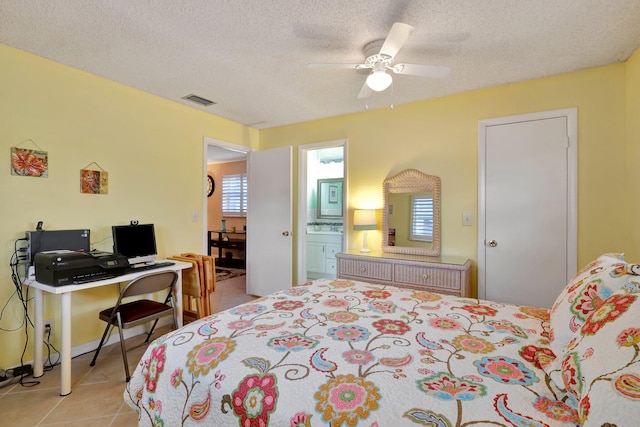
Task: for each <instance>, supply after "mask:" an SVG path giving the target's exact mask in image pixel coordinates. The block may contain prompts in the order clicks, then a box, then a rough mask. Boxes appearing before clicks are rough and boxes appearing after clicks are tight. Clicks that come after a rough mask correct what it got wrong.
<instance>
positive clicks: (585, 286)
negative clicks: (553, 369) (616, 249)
mask: <svg viewBox="0 0 640 427" xmlns="http://www.w3.org/2000/svg"><path fill="white" fill-rule="evenodd" d="M632 267H635V270H634V268H632ZM638 267H640V266H638V265H637V264H627V263H626V262H624V261H623V260H622V259H620V255H619V254H604V255H601V256H599V257H598V258H597V259H596V260H594V261H592V262H591V263H590V264H589V265H587V266H586V267H585V268H583V269H582V270H581V271H580V272H578V274H576V276H575V277H574V278H573V279H572V280H571V281H570V282H569V284H568V285H567V286H566V287H565V288H564V289H563V291H562V292H561V293H560V295H559V296H558V298H557V299H556V301H555V303H554V304H553V306H552V307H551V310H550V312H549V316H550V319H549V320H550V326H551V336H550V344H549V345H550V347H551V349H552V350H553V352H554V353H555V354H556V355H559V354H562V353H563V352H564V350H565V347H566V345H567V343H568V342H569V340H571V338H573V336H574V334H575V333H576V332H577V331H578V329H580V327H581V326H582V324H583V323H584V321H585V319H586V318H587V317H588V316H589V314H590V313H591V312H593V311H594V310H596V309H597V308H598V307H599V305H600V304H601V303H602V302H603V301H604V300H606V299H607V298H608V297H609V296H610V295H611V294H612V293H613V292H615V291H616V290H618V289H620V288H622V287H624V286H626V285H628V284H629V282H630V281H631V280H632V279H635V280H637V274H638V273H637V270H638ZM632 270H634V271H635V273H634V272H633V271H632ZM634 274H635V276H634Z"/></svg>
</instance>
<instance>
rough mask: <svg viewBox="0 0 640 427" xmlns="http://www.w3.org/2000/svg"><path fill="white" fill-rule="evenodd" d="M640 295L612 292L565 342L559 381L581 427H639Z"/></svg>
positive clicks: (625, 291) (625, 290)
mask: <svg viewBox="0 0 640 427" xmlns="http://www.w3.org/2000/svg"><path fill="white" fill-rule="evenodd" d="M639 346H640V294H638V293H632V292H629V289H627V288H623V289H620V290H618V291H616V292H614V293H613V294H612V295H611V296H610V297H609V298H607V299H606V300H605V301H604V302H603V303H602V304H600V307H599V308H598V309H597V310H595V311H593V312H592V313H591V314H590V315H589V316H588V317H587V318H586V319H585V322H584V323H583V325H582V326H581V328H580V329H579V330H578V332H577V334H576V336H575V337H574V338H573V339H572V340H571V341H570V342H569V344H568V346H567V349H566V351H565V352H564V353H562V354H559V355H558V357H559V358H560V360H562V378H563V382H564V385H565V388H566V390H567V392H568V393H570V394H572V395H573V396H574V397H575V398H576V401H577V402H578V408H577V409H578V415H579V417H580V422H581V423H582V426H583V427H592V426H594V427H601V426H603V425H615V426H618V427H623V426H632V425H638V424H636V423H638V422H640V421H639V420H640V349H639Z"/></svg>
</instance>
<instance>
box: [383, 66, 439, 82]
mask: <svg viewBox="0 0 640 427" xmlns="http://www.w3.org/2000/svg"><path fill="white" fill-rule="evenodd" d="M391 70H393V72H395V73H396V74H405V75H409V76H420V77H433V78H436V79H443V78H445V77H447V76H448V75H449V73H450V72H451V68H449V67H446V66H444V65H420V64H396V65H395V66H393V67H391Z"/></svg>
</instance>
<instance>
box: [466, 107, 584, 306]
mask: <svg viewBox="0 0 640 427" xmlns="http://www.w3.org/2000/svg"><path fill="white" fill-rule="evenodd" d="M555 117H565V118H566V120H567V137H568V138H569V148H567V175H568V176H567V179H568V194H567V216H568V219H567V264H568V265H567V266H568V268H567V283H568V282H569V280H571V278H572V277H573V275H574V274H575V272H576V270H577V263H578V259H577V258H578V110H577V108H565V109H560V110H551V111H543V112H539V113H531V114H521V115H516V116H508V117H498V118H493V119H487V120H480V121H478V298H480V299H485V297H486V292H487V288H486V282H485V276H486V271H485V263H486V249H487V246H486V241H485V240H486V229H485V226H486V223H485V221H486V217H485V214H486V211H485V210H486V200H485V198H486V194H485V185H486V182H485V175H486V174H485V172H486V144H487V141H486V129H487V127H489V126H495V125H502V124H509V123H517V122H526V121H533V120H544V119H551V118H555Z"/></svg>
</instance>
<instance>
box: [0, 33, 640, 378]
mask: <svg viewBox="0 0 640 427" xmlns="http://www.w3.org/2000/svg"><path fill="white" fill-rule="evenodd" d="M186 92H188V89H185V93H186ZM0 94H1V96H0V130H1V135H2V138H1V139H0V145H1V146H2V147H0V152H1V151H2V150H4V152H5V155H6V156H7V157H6V160H5V161H6V162H7V164H6V166H5V167H6V169H5V171H4V175H3V177H2V178H1V179H0V197H1V198H2V200H3V203H2V207H0V211H1V212H2V214H1V215H0V219H1V221H0V245H1V246H0V259H2V260H4V262H2V263H0V302H2V303H4V302H5V301H7V300H8V299H9V298H10V297H11V295H12V292H13V290H14V288H13V284H12V283H11V280H10V272H9V269H8V267H7V264H8V260H9V257H10V255H11V253H12V252H13V245H14V241H15V239H17V238H20V237H22V236H23V235H24V234H23V233H24V231H25V230H30V229H33V228H34V227H35V224H36V222H37V221H39V220H42V221H44V223H45V229H46V228H49V229H65V228H76V227H88V228H90V229H91V231H92V239H91V240H92V242H99V241H101V243H99V244H97V245H96V246H95V247H96V248H97V249H105V250H108V249H110V245H111V241H110V228H109V226H110V225H112V224H121V223H127V222H128V221H129V220H131V219H138V220H140V221H144V222H153V223H155V224H156V227H157V233H158V246H159V248H158V249H159V252H160V256H164V255H170V254H175V253H179V252H185V251H196V252H199V251H201V250H202V238H203V237H202V223H201V222H197V223H194V222H191V212H193V211H198V212H201V211H202V203H203V195H202V194H203V191H204V185H203V176H202V175H203V174H202V167H203V137H204V136H208V137H211V138H216V139H219V140H224V141H228V142H232V143H236V144H242V145H245V146H249V147H252V148H260V149H264V148H273V147H278V146H284V145H294V146H297V145H299V144H307V143H311V142H319V141H330V140H336V139H342V138H348V140H349V143H348V150H349V152H348V160H349V167H348V184H349V188H348V189H347V191H349V198H348V199H349V207H348V208H349V215H348V224H349V225H350V224H351V222H352V211H353V209H354V208H373V207H378V208H379V207H381V204H382V194H381V187H382V181H383V180H384V178H386V177H388V176H391V175H394V174H396V173H398V172H400V171H401V170H404V169H406V168H415V169H418V170H421V171H423V172H425V173H428V174H433V175H438V176H440V177H441V179H442V247H443V254H446V255H459V256H466V257H469V258H472V259H473V260H474V261H475V260H476V259H477V257H476V251H477V227H476V225H474V226H473V227H463V226H462V224H461V223H462V212H463V211H470V212H474V219H477V160H478V154H477V144H478V136H477V126H478V120H482V119H486V118H492V117H501V116H509V115H514V114H524V113H531V112H537V111H545V110H553V109H559V108H567V107H577V108H578V125H579V132H578V140H579V142H578V143H579V150H578V156H579V160H578V162H579V191H578V198H579V200H578V215H579V220H578V225H579V230H578V238H579V253H578V258H579V259H578V264H579V265H583V264H584V263H586V262H587V261H588V260H590V259H591V258H593V257H595V256H597V255H598V254H600V253H602V252H606V251H624V252H627V253H628V254H629V259H631V260H635V261H638V260H640V227H639V226H638V225H637V218H638V217H639V215H640V198H638V197H637V196H636V195H635V194H634V192H633V189H634V188H635V186H634V185H633V184H635V183H637V182H638V178H637V177H638V174H637V172H635V169H636V168H635V166H636V164H637V160H640V120H638V117H639V116H640V53H639V52H636V54H635V55H634V57H633V58H632V59H631V60H630V61H629V62H628V63H625V64H616V65H611V66H606V67H600V68H595V69H589V70H585V71H580V72H576V73H570V74H564V75H559V76H553V77H548V78H544V79H537V80H532V81H527V82H522V83H515V84H509V85H504V86H500V87H496V88H489V89H484V90H478V91H474V92H469V93H464V94H459V95H453V96H448V97H443V98H438V99H432V100H427V101H422V102H416V103H413V104H409V105H402V106H396V108H395V109H394V110H391V109H388V108H387V109H379V110H373V111H368V112H362V113H358V114H351V115H345V116H340V117H335V118H330V119H325V120H316V121H312V122H306V123H300V124H295V125H290V126H283V127H279V128H273V129H267V130H262V131H257V130H254V129H250V128H247V127H245V126H242V125H240V124H237V123H233V122H230V121H228V120H224V119H221V118H217V117H215V116H211V115H208V114H205V113H203V112H200V111H197V110H195V109H191V108H189V107H186V106H183V105H180V104H178V103H174V102H171V101H168V100H164V99H161V98H158V97H155V96H152V95H149V94H145V93H143V92H140V91H137V90H133V89H131V88H128V87H125V86H123V85H119V84H117V83H113V82H110V81H107V80H105V79H102V78H99V77H96V76H92V75H89V74H87V73H84V72H81V71H78V70H74V69H72V68H69V67H65V66H62V65H59V64H56V63H53V62H51V61H48V60H45V59H42V58H39V57H36V56H33V55H30V54H28V53H25V52H21V51H18V50H15V49H12V48H10V47H7V46H4V45H1V44H0ZM27 139H31V140H33V141H35V142H36V143H37V144H38V145H39V146H40V147H41V148H42V149H44V150H46V151H48V152H49V162H50V165H49V177H48V178H29V177H16V176H11V175H10V174H9V165H8V163H9V159H8V157H9V147H12V146H16V145H18V144H20V145H22V146H25V147H29V144H23V141H25V140H27ZM296 158H297V156H294V162H295V161H296V160H295V159H296ZM634 160H635V162H634ZM91 162H97V163H98V164H99V165H100V166H101V167H103V168H104V169H105V170H107V171H108V172H109V178H110V180H109V194H108V195H86V194H81V193H80V191H79V170H80V169H81V168H83V167H84V166H86V165H88V164H89V163H91ZM0 173H2V172H0ZM296 174H297V164H294V176H297V175H296ZM294 186H295V184H294ZM293 194H294V197H295V195H297V189H294V193H293ZM296 205H297V202H296V201H295V200H294V206H296ZM201 221H202V219H201ZM474 223H475V221H474ZM630 229H631V233H630V232H629V230H630ZM347 230H348V233H349V235H348V237H349V245H350V247H351V248H357V247H359V243H360V242H361V240H362V239H361V235H359V234H354V232H353V231H351V230H350V227H347ZM380 240H381V237H380V233H379V232H378V233H371V232H370V233H369V244H370V246H371V247H376V245H378V246H379V245H380ZM294 265H295V260H294ZM474 274H475V273H474ZM473 280H474V284H475V277H474V279H473ZM115 292H116V291H115V287H107V289H100V290H93V291H86V292H79V293H75V294H74V295H73V303H72V305H73V309H74V313H73V327H74V334H73V340H72V345H79V344H82V343H86V342H88V341H91V340H95V339H98V338H99V336H100V333H101V330H102V327H103V325H102V324H101V322H100V321H99V320H98V319H97V314H96V313H97V312H98V311H99V309H102V308H104V307H106V306H107V305H108V304H110V303H111V302H113V297H114V295H115ZM57 307H58V297H56V296H50V295H47V296H46V302H45V316H46V318H47V319H49V318H52V319H54V320H56V319H59V313H58V312H57ZM20 322H21V310H20V305H19V304H18V303H17V301H16V300H15V297H14V299H11V301H10V303H9V305H8V308H7V309H6V310H5V311H4V313H3V315H2V318H0V328H2V329H4V330H6V329H13V328H17V327H19V326H20V324H21V323H20ZM23 331H24V329H20V330H18V331H15V332H6V331H3V330H0V348H2V352H0V367H9V366H14V365H16V364H18V363H19V360H20V355H21V352H22V347H23V345H24V338H23V337H24V333H23ZM54 335H55V333H54ZM58 343H59V336H54V344H58ZM32 357H33V356H32V346H31V341H30V345H29V346H28V348H27V353H26V355H25V360H31V359H32Z"/></svg>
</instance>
